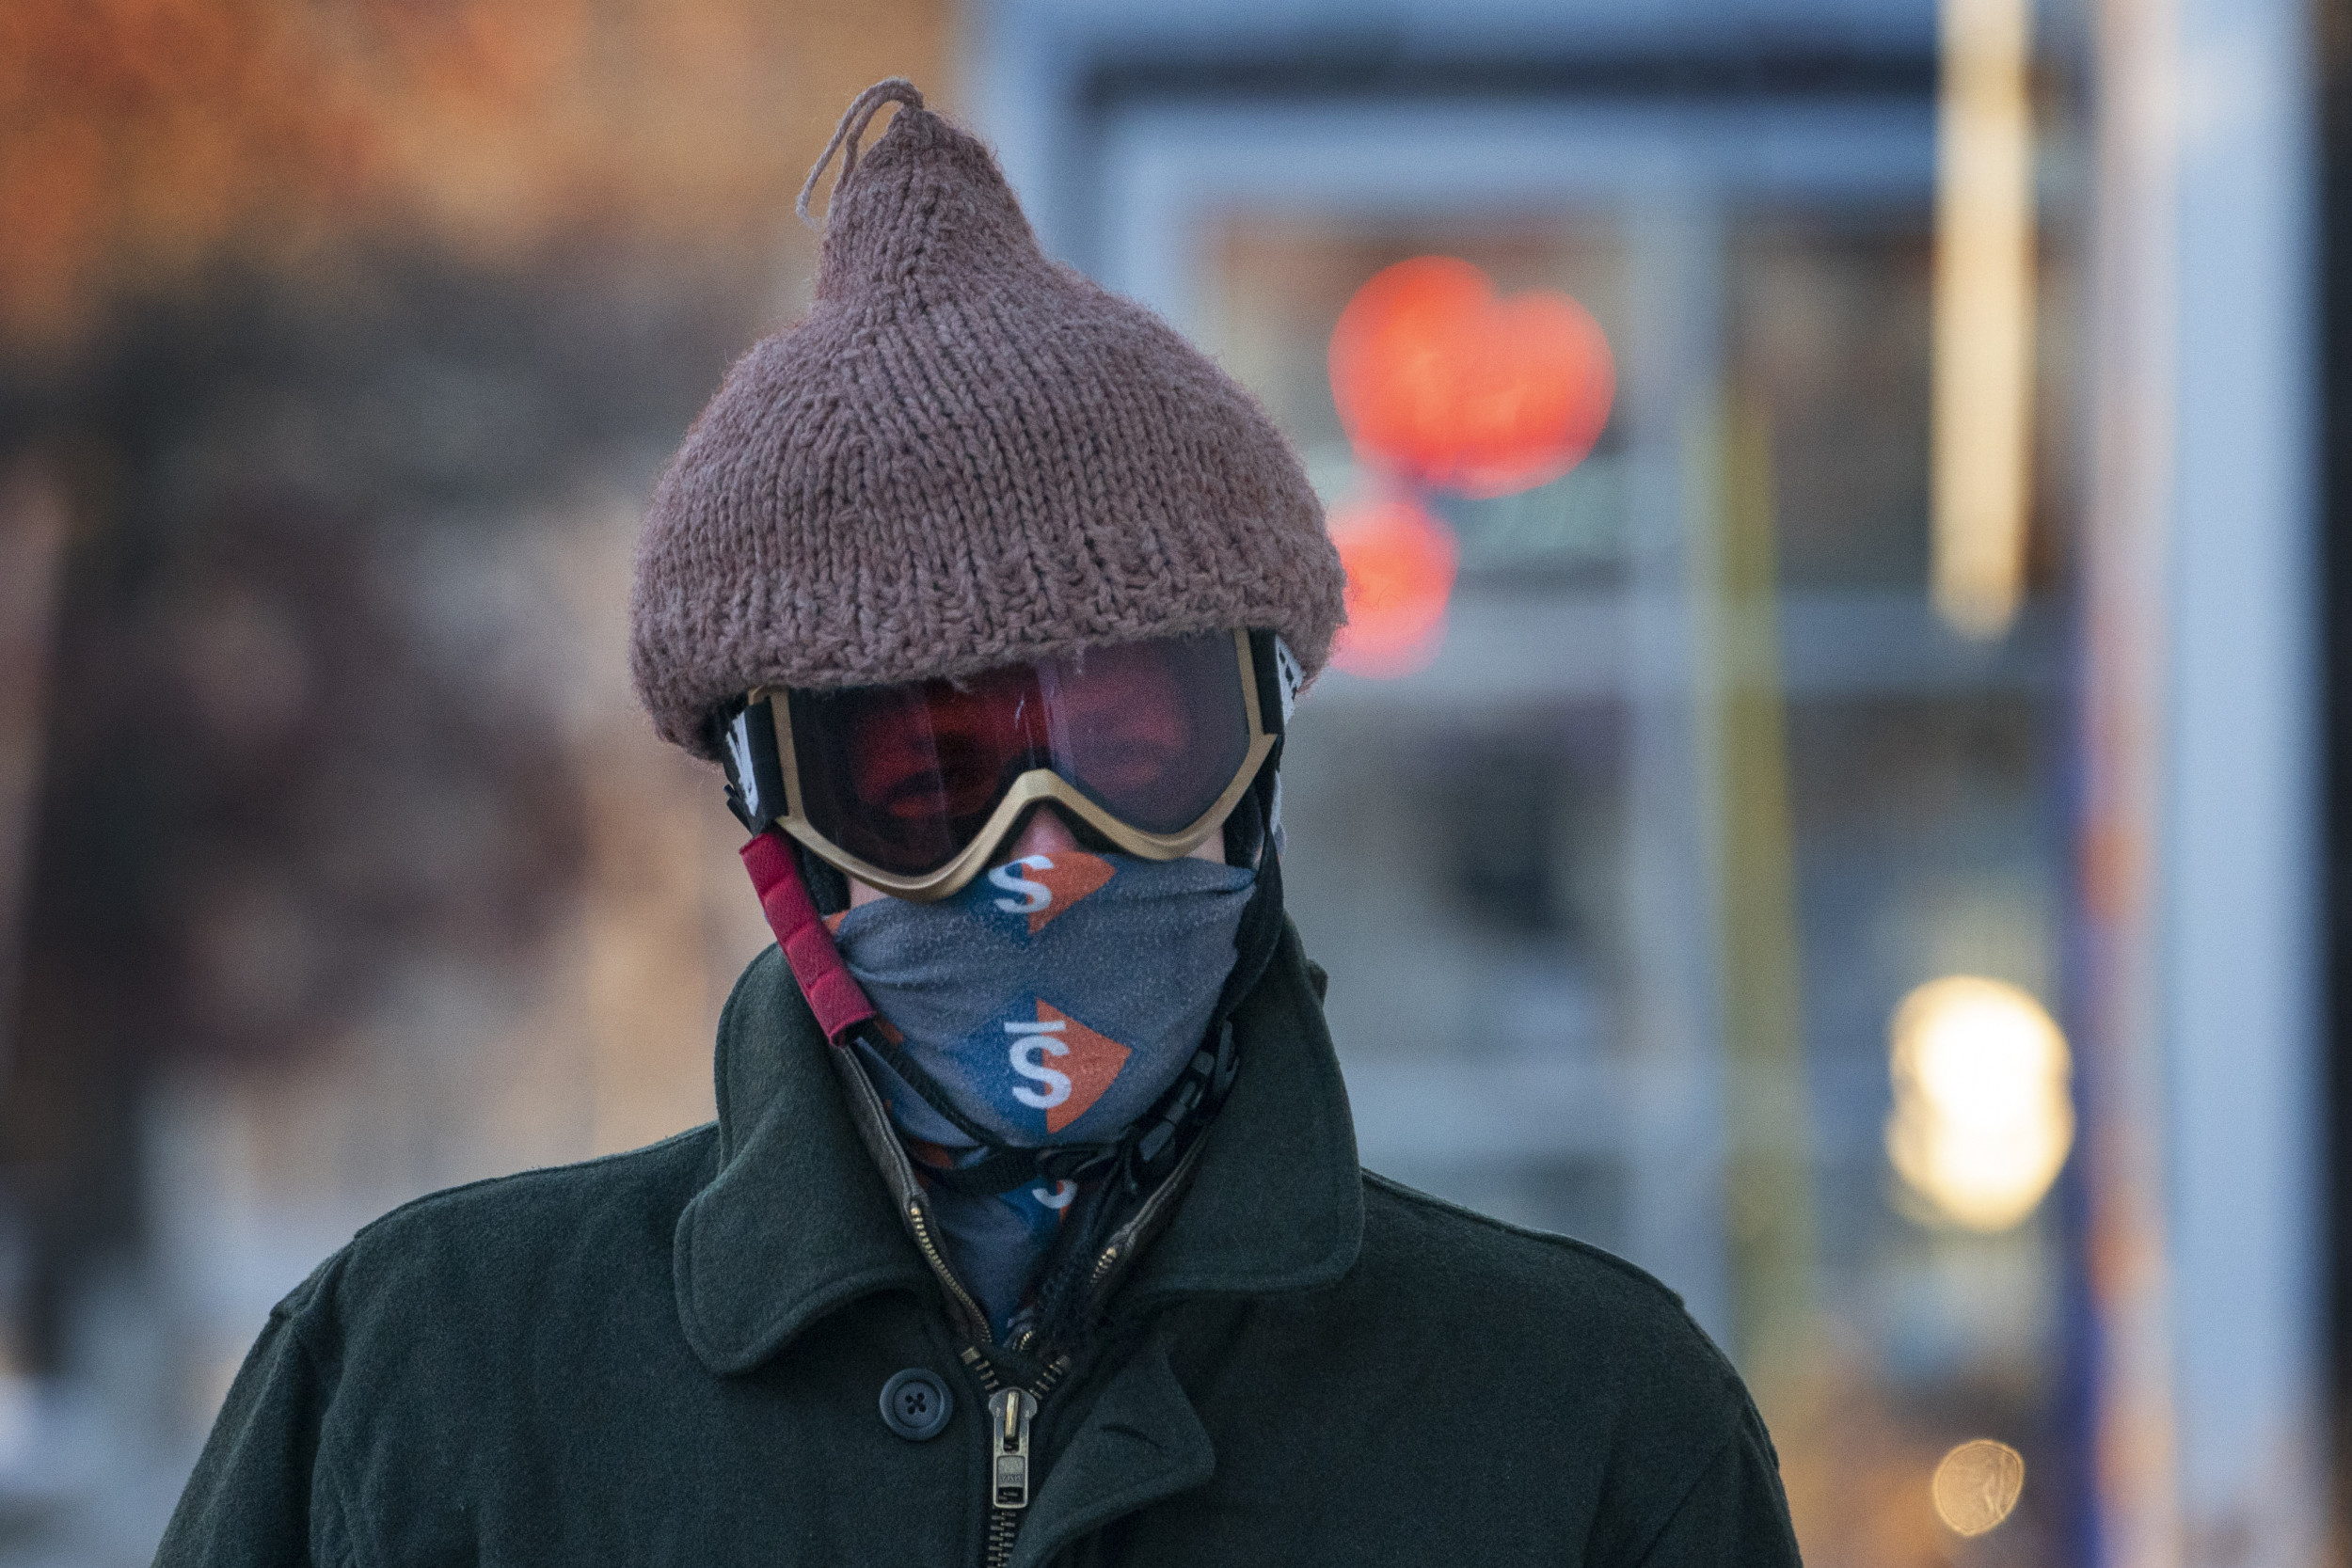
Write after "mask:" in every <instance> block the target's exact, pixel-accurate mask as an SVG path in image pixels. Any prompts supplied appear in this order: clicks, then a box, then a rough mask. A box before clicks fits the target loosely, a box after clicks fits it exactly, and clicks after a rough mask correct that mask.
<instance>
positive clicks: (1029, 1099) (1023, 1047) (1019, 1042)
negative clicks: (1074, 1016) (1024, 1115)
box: [1005, 1022, 1070, 1111]
mask: <svg viewBox="0 0 2352 1568" xmlns="http://www.w3.org/2000/svg"><path fill="white" fill-rule="evenodd" d="M1061 1027H1062V1026H1061V1024H1060V1023H1059V1022H1053V1023H1008V1024H1006V1025H1005V1033H1006V1034H1008V1035H1010V1036H1012V1037H1013V1042H1012V1049H1011V1050H1010V1051H1009V1052H1008V1053H1007V1054H1008V1055H1009V1056H1010V1057H1011V1059H1012V1070H1013V1071H1015V1072H1017V1073H1019V1074H1020V1075H1021V1076H1022V1077H1024V1078H1026V1079H1028V1080H1029V1081H1030V1082H1031V1083H1033V1084H1042V1085H1045V1087H1043V1088H1042V1089H1030V1088H1023V1087H1021V1086H1020V1085H1014V1086H1013V1091H1012V1097H1013V1099H1015V1100H1018V1101H1021V1103H1022V1104H1024V1105H1033V1106H1035V1107H1036V1108H1037V1109H1039V1110H1041V1111H1050V1110H1052V1109H1053V1108H1054V1107H1055V1106H1057V1105H1058V1104H1060V1103H1061V1102H1062V1101H1065V1100H1068V1099H1069V1098H1070V1074H1068V1073H1066V1072H1057V1071H1055V1070H1054V1069H1052V1068H1049V1067H1047V1066H1046V1065H1045V1064H1044V1063H1043V1062H1041V1061H1040V1060H1039V1059H1038V1054H1039V1053H1041V1052H1042V1053H1045V1054H1047V1055H1052V1056H1067V1055H1069V1054H1070V1047H1069V1046H1068V1045H1066V1044H1064V1043H1063V1042H1062V1041H1060V1040H1057V1039H1050V1038H1048V1036H1051V1035H1057V1034H1059V1033H1060V1032H1061Z"/></svg>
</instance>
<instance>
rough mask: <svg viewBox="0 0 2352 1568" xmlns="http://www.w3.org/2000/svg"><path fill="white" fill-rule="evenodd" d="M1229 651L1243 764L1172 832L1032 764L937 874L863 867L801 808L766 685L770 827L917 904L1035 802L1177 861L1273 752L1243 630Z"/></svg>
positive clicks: (960, 881) (781, 697)
mask: <svg viewBox="0 0 2352 1568" xmlns="http://www.w3.org/2000/svg"><path fill="white" fill-rule="evenodd" d="M1233 650H1234V655H1235V657H1236V658H1237V659H1238V660H1239V664H1240V669H1241V694H1242V705H1243V707H1244V709H1245V711H1247V713H1248V717H1249V750H1248V752H1247V753H1246V754H1245V755H1244V756H1243V758H1242V763H1241V766H1240V767H1239V768H1236V769H1235V770H1234V773H1233V778H1232V783H1230V784H1227V785H1226V786H1225V789H1224V792H1223V793H1222V794H1220V795H1218V796H1217V798H1216V803H1215V804H1213V805H1211V806H1210V807H1209V809H1208V810H1207V811H1205V812H1202V813H1201V814H1200V816H1199V817H1198V818H1197V819H1195V820H1194V821H1193V823H1192V824H1191V825H1190V826H1188V827H1185V828H1184V829H1181V830H1179V831H1178V832H1172V833H1147V832H1144V831H1143V830H1142V829H1140V828H1136V827H1130V826H1129V825H1128V824H1127V823H1124V822H1121V821H1120V819H1119V818H1118V817H1117V816H1113V815H1112V814H1111V813H1110V812H1108V811H1107V810H1105V809H1104V807H1102V806H1101V805H1098V804H1097V803H1095V802H1094V801H1093V800H1089V799H1088V798H1087V797H1086V796H1085V794H1083V793H1082V792H1081V791H1080V790H1079V789H1078V787H1077V786H1076V785H1075V784H1072V783H1071V782H1070V781H1069V780H1067V779H1065V778H1063V777H1062V776H1061V775H1060V774H1058V773H1057V772H1055V771H1054V770H1053V769H1052V768H1030V769H1029V770H1028V771H1027V772H1025V773H1024V774H1022V775H1021V776H1020V777H1019V778H1017V779H1015V780H1013V782H1012V787H1011V788H1009V789H1008V790H1006V791H1005V798H1004V799H1003V800H999V801H997V802H996V809H995V810H993V811H992V812H990V813H989V814H988V820H987V821H985V822H983V823H982V824H981V825H980V831H979V832H977V833H975V834H973V835H972V842H971V843H969V844H967V845H965V846H964V847H962V849H961V850H959V851H958V852H957V854H956V857H955V859H953V860H951V861H949V862H948V863H946V865H943V866H941V867H940V868H939V869H938V870H936V871H930V872H926V873H924V874H923V875H922V876H919V877H902V876H899V875H898V874H897V873H895V872H890V871H884V870H883V869H882V867H880V866H878V865H869V864H867V863H866V862H865V861H862V860H860V859H858V857H856V856H855V855H852V854H850V852H849V851H848V850H846V849H844V848H842V847H840V846H839V845H837V844H835V843H834V842H833V840H831V839H829V838H827V837H826V836H825V835H824V834H823V833H820V832H818V831H817V830H816V829H815V828H814V827H812V826H810V825H809V820H808V816H807V815H806V814H805V813H804V812H803V809H802V805H801V771H800V768H799V767H798V765H797V762H798V759H797V758H796V757H795V756H794V754H793V750H792V713H791V709H790V706H789V705H788V702H787V693H786V692H783V691H771V690H769V689H766V688H759V689H755V690H753V692H752V693H751V698H750V700H751V701H752V702H755V703H758V702H765V703H767V704H768V711H769V714H770V717H771V719H772V720H773V721H774V726H775V732H776V753H777V756H776V760H777V761H778V762H780V763H782V764H783V767H784V802H785V811H784V815H783V816H780V817H778V818H777V819H776V826H778V827H780V828H782V829H783V830H784V831H785V832H787V833H790V834H791V835H792V836H793V837H794V838H796V839H798V840H800V841H801V842H802V843H803V844H805V845H807V846H808V847H809V848H810V850H812V851H813V852H814V853H815V854H817V855H818V857H819V858H820V859H822V860H824V861H825V862H826V863H828V864H830V865H832V866H834V868H835V869H837V870H839V871H841V872H843V873H844V874H845V875H848V876H850V877H853V878H855V879H857V880H859V881H861V882H864V883H866V885H868V886H869V887H876V888H880V889H881V890H882V892H884V893H887V894H890V895H892V896H894V897H898V898H904V899H907V900H909V901H910V902H913V903H916V904H929V903H934V902H936V901H937V900H939V899H942V898H946V897H947V896H949V895H952V894H955V893H958V892H961V890H962V889H963V887H964V885H965V884H966V883H968V882H970V881H971V880H972V879H973V878H975V877H977V876H978V875H979V874H980V872H981V871H982V870H983V869H985V868H986V867H987V865H988V863H989V861H990V859H991V858H992V857H993V855H994V854H995V852H996V849H997V847H999V846H1000V845H1001V844H1002V843H1003V841H1004V839H1005V837H1006V835H1007V834H1009V833H1010V832H1012V826H1013V824H1014V823H1015V822H1017V821H1019V820H1020V818H1021V814H1022V813H1024V812H1025V811H1027V810H1028V809H1029V808H1030V807H1031V806H1034V805H1037V804H1038V803H1039V802H1041V801H1046V800H1050V801H1052V802H1053V803H1054V804H1056V805H1057V806H1060V807H1061V808H1062V809H1063V810H1065V811H1067V812H1069V813H1070V815H1071V816H1074V817H1076V818H1077V819H1078V820H1079V821H1081V822H1084V823H1085V824H1086V825H1087V826H1088V827H1089V828H1092V829H1093V830H1094V831H1095V832H1099V833H1101V834H1102V835H1103V836H1104V838H1107V839H1109V840H1110V841H1111V842H1112V843H1113V844H1115V845H1117V846H1118V847H1120V848H1121V849H1124V850H1125V851H1127V853H1129V854H1131V855H1140V856H1142V857H1143V858H1144V859H1145V860H1153V861H1174V860H1182V859H1184V857H1185V856H1186V855H1189V854H1191V853H1192V852H1193V851H1194V850H1195V849H1198V848H1199V847H1200V846H1201V844H1202V843H1203V842H1204V841H1205V840H1206V839H1207V838H1208V836H1209V835H1210V834H1211V833H1213V832H1216V830H1217V829H1219V828H1221V827H1223V826H1224V823H1225V818H1226V816H1227V814H1228V813H1230V812H1232V809H1233V806H1234V804H1235V803H1236V802H1238V801H1239V800H1241V798H1242V795H1243V794H1244V793H1245V792H1246V791H1247V790H1248V788H1249V783H1250V781H1251V780H1252V779H1255V778H1256V777H1257V776H1258V769H1259V768H1260V767H1261V766H1263V764H1264V762H1265V759H1266V753H1267V752H1271V751H1273V750H1274V738H1275V737H1274V736H1273V735H1272V734H1271V733H1269V732H1268V731H1267V729H1266V727H1265V716H1264V714H1263V712H1262V711H1261V709H1260V707H1259V704H1258V670H1257V660H1256V658H1255V657H1253V656H1252V655H1251V653H1250V649H1249V634H1248V632H1247V631H1236V632H1235V633H1233Z"/></svg>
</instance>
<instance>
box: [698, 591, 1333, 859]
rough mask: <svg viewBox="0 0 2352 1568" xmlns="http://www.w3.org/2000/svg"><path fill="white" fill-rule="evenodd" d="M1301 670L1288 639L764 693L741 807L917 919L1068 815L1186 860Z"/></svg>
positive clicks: (753, 822) (1262, 751)
mask: <svg viewBox="0 0 2352 1568" xmlns="http://www.w3.org/2000/svg"><path fill="white" fill-rule="evenodd" d="M1297 686H1298V665H1297V662H1296V661H1295V659H1294V658H1292V657H1291V654H1290V650H1289V649H1288V648H1286V647H1284V646H1283V645H1282V643H1281V641H1280V640H1279V638H1277V637H1276V636H1275V635H1274V634H1273V633H1271V632H1248V631H1233V632H1206V633H1201V634H1199V635H1196V636H1190V637H1167V638H1157V639H1153V640H1151V641H1140V642H1122V643H1114V644H1112V645H1110V646H1107V647H1099V648H1089V649H1087V650H1085V651H1084V652H1082V653H1079V654H1073V655H1070V656H1068V657H1057V658H1041V659H1034V660H1031V661H1030V662H1028V663H1025V664H1013V665H1007V666H1004V667H1002V668H1000V669H995V670H986V671H982V672H980V673H977V674H974V675H965V676H960V677H956V678H952V679H945V678H943V679H933V680H915V681H901V682H898V684H896V685H891V686H864V687H850V688H846V689H838V690H828V691H811V690H803V689H797V688H787V689H781V690H777V689H755V690H753V691H752V692H750V693H749V694H748V695H747V696H746V697H745V698H744V701H743V705H742V706H741V707H740V708H739V709H738V710H736V711H735V712H734V713H733V714H732V715H731V716H730V718H729V722H728V724H727V729H726V736H725V741H726V744H725V753H724V760H725V763H726V769H727V780H728V800H729V804H730V805H731V806H733V807H734V808H735V811H736V815H737V816H739V817H740V818H741V819H742V821H743V823H744V825H745V826H746V827H748V828H750V829H751V831H752V832H762V831H764V830H765V829H766V828H767V827H768V826H769V825H770V824H771V823H773V824H774V825H776V826H778V827H780V828H782V829H783V830H784V831H785V832H787V833H789V834H791V835H792V837H793V838H795V839H797V840H799V841H800V842H801V843H803V844H804V845H806V846H807V847H809V848H810V849H811V850H813V851H814V852H815V853H816V854H817V855H818V856H819V857H821V858H822V859H823V860H825V861H826V862H827V863H830V864H832V865H834V866H835V867H836V868H838V869H839V870H841V871H843V872H845V873H847V874H848V875H850V876H851V877H854V878H856V879H858V880H860V881H862V882H865V883H867V884H868V885H870V886H873V887H877V888H880V889H882V891H883V892H885V893H890V894H895V895H898V897H901V898H908V899H913V900H914V901H916V902H918V903H926V902H930V901H931V900H933V899H938V898H945V897H946V896H947V895H950V894H952V893H955V892H956V891H957V890H959V889H961V887H963V886H964V885H965V884H966V883H968V882H969V881H971V879H973V878H974V877H975V876H976V875H977V874H978V873H979V872H980V871H981V869H983V868H984V867H985V866H986V865H987V864H988V863H990V860H991V858H992V857H993V855H994V854H995V852H996V850H997V848H998V847H1000V846H1001V845H1002V844H1004V843H1005V842H1006V840H1007V839H1008V838H1009V836H1010V835H1011V833H1012V832H1013V831H1014V830H1015V828H1016V827H1017V826H1018V825H1019V823H1020V822H1021V820H1022V819H1023V818H1024V817H1025V816H1026V815H1027V814H1028V813H1029V812H1030V811H1031V810H1032V809H1034V808H1035V807H1037V806H1039V805H1041V804H1044V803H1046V802H1051V803H1053V804H1054V805H1057V806H1058V807H1060V808H1061V809H1062V810H1063V811H1064V812H1066V813H1068V814H1069V816H1071V817H1072V818H1073V819H1074V820H1075V821H1076V822H1078V823H1080V824H1083V825H1084V826H1085V827H1087V828H1091V829H1092V830H1094V832H1098V833H1100V834H1101V835H1102V836H1103V837H1104V839H1107V840H1108V841H1109V842H1110V844H1111V845H1112V846H1113V847H1117V848H1120V849H1123V850H1125V851H1127V852H1128V853H1129V854H1133V855H1140V856H1142V857H1144V858H1146V859H1149V860H1162V861H1167V860H1177V859H1180V858H1182V857H1184V856H1185V855H1188V854H1190V853H1192V851H1193V850H1195V849H1196V848H1198V847H1200V845H1201V844H1202V843H1203V842H1204V841H1205V840H1206V839H1207V838H1208V836H1209V835H1210V834H1211V833H1212V832H1216V830H1217V828H1218V827H1219V826H1220V825H1221V824H1222V823H1223V822H1224V820H1225V816H1226V814H1227V813H1228V812H1230V811H1231V810H1232V808H1233V805H1234V803H1235V802H1236V801H1238V800H1240V799H1241V797H1242V794H1243V792H1244V791H1246V790H1247V789H1248V787H1249V784H1250V782H1251V780H1253V779H1254V778H1256V776H1257V773H1258V769H1259V768H1261V767H1262V766H1263V764H1264V762H1265V759H1266V757H1267V756H1268V755H1269V754H1271V753H1272V752H1273V751H1274V749H1275V747H1276V745H1277V743H1278V742H1279V737H1280V736H1281V730H1282V721H1283V718H1284V716H1285V715H1286V714H1287V712H1288V710H1289V707H1290V703H1291V700H1292V698H1293V696H1294V695H1295V692H1296V690H1297Z"/></svg>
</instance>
